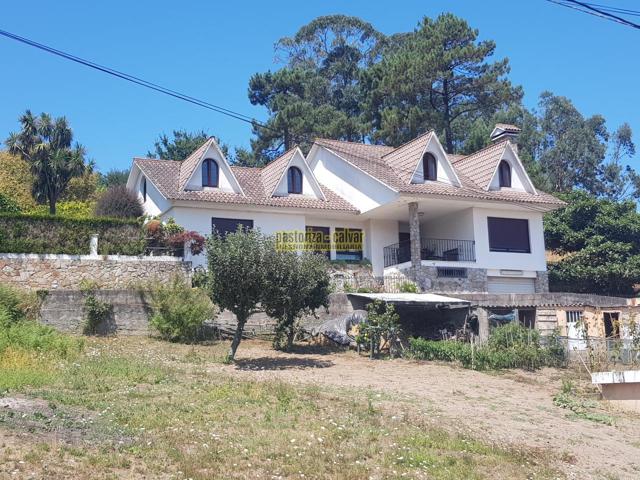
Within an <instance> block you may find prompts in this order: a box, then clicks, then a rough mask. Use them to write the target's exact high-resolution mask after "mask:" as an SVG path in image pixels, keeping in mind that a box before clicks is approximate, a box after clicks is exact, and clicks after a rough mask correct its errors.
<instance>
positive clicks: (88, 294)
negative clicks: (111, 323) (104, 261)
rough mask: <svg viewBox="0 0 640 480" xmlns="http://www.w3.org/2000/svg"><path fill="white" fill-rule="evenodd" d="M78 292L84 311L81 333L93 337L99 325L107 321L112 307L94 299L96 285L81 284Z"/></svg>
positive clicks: (92, 283)
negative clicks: (82, 297) (82, 296)
mask: <svg viewBox="0 0 640 480" xmlns="http://www.w3.org/2000/svg"><path fill="white" fill-rule="evenodd" d="M80 290H82V294H83V295H84V310H85V321H84V325H83V326H82V332H83V333H84V334H86V335H93V334H96V333H97V332H98V328H99V327H100V325H102V324H104V323H105V322H106V321H107V320H108V319H109V317H110V316H111V313H112V312H113V305H112V304H111V303H109V302H105V301H103V300H100V299H99V298H97V297H96V290H97V285H96V284H95V283H94V282H86V281H83V282H81V284H80Z"/></svg>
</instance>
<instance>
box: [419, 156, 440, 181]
mask: <svg viewBox="0 0 640 480" xmlns="http://www.w3.org/2000/svg"><path fill="white" fill-rule="evenodd" d="M422 172H423V174H424V179H425V180H432V181H434V182H435V181H436V180H438V161H437V160H436V157H434V156H433V155H432V154H431V153H425V154H424V157H422Z"/></svg>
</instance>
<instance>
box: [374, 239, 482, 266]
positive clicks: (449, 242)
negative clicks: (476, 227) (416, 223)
mask: <svg viewBox="0 0 640 480" xmlns="http://www.w3.org/2000/svg"><path fill="white" fill-rule="evenodd" d="M475 243H476V242H474V241H473V240H453V239H445V238H421V239H420V245H421V248H420V259H421V260H434V261H442V262H475V261H476V249H475ZM410 261H411V241H410V240H407V241H404V242H399V243H394V244H393V245H388V246H386V247H384V266H385V268H386V267H391V266H393V265H399V264H401V263H405V262H410Z"/></svg>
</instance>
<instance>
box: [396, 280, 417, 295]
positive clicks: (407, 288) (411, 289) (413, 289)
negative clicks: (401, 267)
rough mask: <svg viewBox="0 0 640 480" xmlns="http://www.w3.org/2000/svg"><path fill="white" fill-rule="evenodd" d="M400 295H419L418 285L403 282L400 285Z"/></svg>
mask: <svg viewBox="0 0 640 480" xmlns="http://www.w3.org/2000/svg"><path fill="white" fill-rule="evenodd" d="M400 293H419V290H418V285H416V284H415V283H413V282H409V281H407V282H402V283H401V284H400Z"/></svg>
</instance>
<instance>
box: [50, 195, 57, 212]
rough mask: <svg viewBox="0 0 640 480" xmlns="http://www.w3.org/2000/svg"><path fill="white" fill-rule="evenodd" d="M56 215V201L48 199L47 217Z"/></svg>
mask: <svg viewBox="0 0 640 480" xmlns="http://www.w3.org/2000/svg"><path fill="white" fill-rule="evenodd" d="M55 214H56V200H55V199H54V198H49V215H55Z"/></svg>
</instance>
